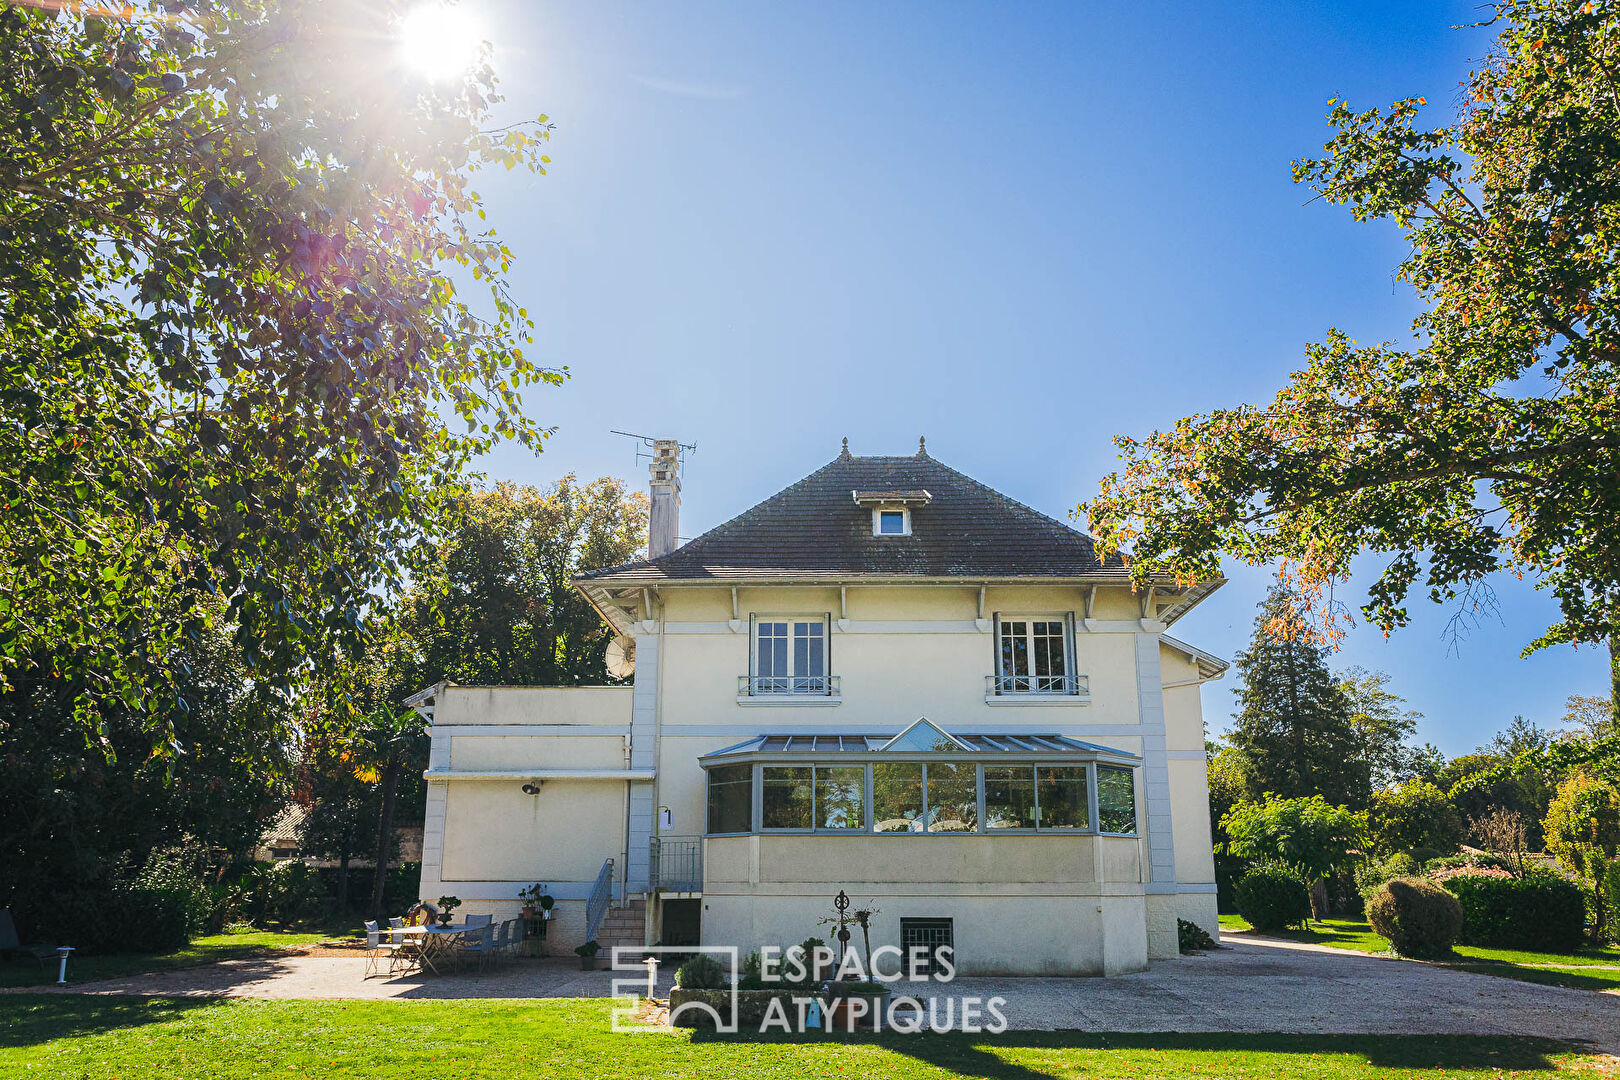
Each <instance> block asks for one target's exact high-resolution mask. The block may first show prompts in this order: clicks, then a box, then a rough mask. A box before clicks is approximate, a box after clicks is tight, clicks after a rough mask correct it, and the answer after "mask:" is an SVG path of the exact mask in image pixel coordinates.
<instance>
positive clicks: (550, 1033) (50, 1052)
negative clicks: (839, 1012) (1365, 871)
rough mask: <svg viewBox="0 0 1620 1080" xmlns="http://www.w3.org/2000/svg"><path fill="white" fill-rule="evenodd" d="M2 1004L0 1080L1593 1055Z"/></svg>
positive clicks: (830, 1072) (507, 1005)
mask: <svg viewBox="0 0 1620 1080" xmlns="http://www.w3.org/2000/svg"><path fill="white" fill-rule="evenodd" d="M5 1005H6V1013H7V1017H6V1023H5V1024H4V1025H0V1078H7V1077H45V1076H49V1077H73V1078H77V1080H110V1078H114V1077H132V1076H162V1077H164V1078H165V1080H202V1078H204V1077H206V1078H208V1080H246V1078H248V1077H261V1076H272V1075H274V1076H289V1077H303V1076H321V1077H336V1078H343V1080H364V1078H370V1077H379V1078H380V1077H387V1078H389V1080H413V1078H421V1080H427V1078H430V1077H431V1078H434V1080H440V1078H443V1077H455V1078H456V1080H481V1078H494V1077H500V1078H503V1080H505V1078H508V1077H514V1076H546V1077H552V1076H555V1077H590V1078H598V1077H600V1078H602V1080H615V1078H632V1077H634V1078H638V1080H639V1078H642V1077H647V1076H656V1077H658V1078H659V1080H683V1078H694V1080H714V1078H715V1077H732V1076H746V1077H749V1078H751V1080H752V1078H759V1080H810V1078H813V1077H821V1076H844V1077H859V1076H882V1077H886V1078H888V1077H893V1078H897V1080H918V1078H933V1077H951V1076H971V1077H981V1078H985V1080H1041V1078H1044V1077H1052V1078H1070V1077H1085V1078H1087V1080H1110V1078H1114V1077H1133V1078H1146V1077H1166V1078H1168V1077H1184V1076H1197V1077H1208V1078H1216V1080H1219V1078H1226V1077H1239V1076H1241V1077H1247V1078H1251V1080H1252V1078H1253V1077H1257V1076H1264V1077H1277V1078H1307V1077H1308V1078H1313V1080H1341V1078H1342V1080H1355V1078H1361V1077H1388V1076H1393V1075H1396V1074H1409V1073H1412V1072H1414V1071H1421V1073H1422V1074H1423V1075H1424V1076H1425V1077H1427V1078H1432V1080H1442V1078H1451V1077H1485V1076H1493V1077H1500V1076H1503V1075H1531V1074H1545V1073H1550V1072H1552V1071H1555V1070H1558V1069H1571V1068H1582V1067H1583V1066H1588V1067H1589V1066H1598V1065H1599V1062H1598V1060H1597V1059H1593V1058H1583V1057H1581V1056H1580V1055H1579V1054H1578V1053H1577V1052H1576V1051H1574V1050H1573V1048H1571V1047H1570V1046H1568V1045H1566V1044H1561V1043H1556V1042H1552V1041H1549V1040H1543V1039H1528V1038H1517V1037H1510V1036H1478V1035H1468V1036H1427V1035H1424V1036H1372V1035H1340V1036H1312V1035H1239V1034H1148V1035H1142V1034H1128V1035H1127V1034H1100V1033H1095V1032H1080V1031H1059V1032H1028V1031H1027V1032H1006V1033H1004V1034H1002V1035H964V1034H949V1035H911V1036H902V1035H877V1036H872V1035H865V1036H836V1037H830V1038H800V1037H787V1036H780V1037H774V1036H773V1037H760V1036H757V1035H756V1036H714V1035H709V1036H704V1035H699V1034H696V1033H693V1032H686V1031H682V1032H675V1033H669V1034H652V1035H620V1034H614V1033H613V1032H612V1031H611V1030H610V1027H609V1015H610V1014H609V1010H610V1008H611V1004H610V1003H608V1002H603V1001H550V1002H544V1003H535V1002H518V1001H417V1002H399V1001H391V1002H382V1001H373V1002H359V1001H326V1002H319V1001H224V1002H219V1001H213V1002H210V1001H190V1000H188V1001H181V1000H165V999H151V998H147V999H136V998H107V997H94V996H79V995H22V996H12V997H8V998H7V999H6V1000H5Z"/></svg>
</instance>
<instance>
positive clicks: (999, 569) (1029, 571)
mask: <svg viewBox="0 0 1620 1080" xmlns="http://www.w3.org/2000/svg"><path fill="white" fill-rule="evenodd" d="M919 490H923V491H927V492H928V493H929V494H930V495H931V496H932V497H931V499H930V500H929V502H928V504H927V505H926V506H917V507H915V508H913V509H912V510H911V535H910V536H873V535H872V514H871V511H870V509H868V508H865V507H861V506H858V505H856V503H855V501H854V499H853V498H852V497H851V493H852V492H855V491H862V492H870V491H904V492H910V491H919ZM1126 573H1127V571H1126V567H1125V563H1124V561H1123V560H1122V559H1120V558H1119V557H1118V556H1117V555H1114V556H1110V557H1109V558H1108V559H1107V561H1106V562H1105V561H1103V560H1101V559H1099V558H1098V556H1097V552H1096V549H1095V547H1094V545H1093V544H1092V541H1091V537H1089V536H1087V535H1086V534H1085V533H1083V532H1080V531H1079V530H1077V529H1073V528H1070V527H1069V526H1068V525H1065V524H1063V523H1062V522H1060V521H1056V520H1054V519H1052V518H1049V517H1047V516H1046V515H1045V514H1041V513H1038V512H1037V511H1035V510H1032V509H1030V508H1029V507H1027V506H1025V505H1024V504H1023V503H1020V502H1017V501H1015V500H1013V499H1010V498H1008V497H1007V496H1005V495H1003V494H1001V493H1000V492H998V491H995V490H992V489H991V488H988V487H986V486H985V485H983V484H981V483H979V482H978V481H977V480H974V479H973V478H972V477H970V476H965V475H963V474H962V473H959V472H957V471H956V470H955V469H952V468H950V467H949V466H947V465H945V464H943V463H942V462H939V461H936V460H934V459H933V458H931V457H929V456H928V455H927V453H925V452H921V451H920V452H919V453H918V454H916V455H915V456H912V457H856V456H854V455H852V454H850V453H849V452H848V451H847V450H846V451H845V452H843V453H841V454H839V455H838V456H837V457H836V458H834V459H833V460H832V461H830V462H828V463H827V464H826V465H824V466H822V467H821V468H820V469H817V470H816V471H815V472H813V473H811V474H810V475H809V476H807V477H805V478H804V479H803V480H800V481H799V482H798V483H796V484H794V485H792V486H791V487H788V488H785V489H783V490H782V491H779V492H777V493H776V494H775V495H772V496H771V497H770V498H768V499H766V500H765V501H763V502H761V503H759V504H758V505H757V506H754V507H753V508H751V509H749V510H746V511H744V512H743V513H741V514H739V515H737V516H736V517H734V518H732V519H731V520H730V521H727V522H726V523H725V524H723V525H719V526H716V527H715V528H713V529H710V530H709V531H708V532H706V533H704V534H703V535H702V536H699V537H697V538H696V539H694V540H692V541H690V542H688V543H687V544H685V545H683V546H682V547H679V548H676V549H675V550H674V551H672V552H670V553H669V554H668V555H665V556H662V557H661V558H658V559H651V560H643V561H641V562H636V563H630V564H628V565H625V566H617V567H612V568H609V569H606V570H597V571H593V572H591V573H588V574H584V575H581V577H580V578H579V579H578V580H579V581H580V582H582V583H584V582H595V581H604V580H611V581H612V582H614V583H624V584H656V583H658V582H661V581H681V580H692V579H702V578H715V579H750V578H784V577H793V578H818V577H826V578H838V577H842V576H849V575H865V576H880V577H891V576H892V577H919V578H941V577H966V578H992V579H995V578H1024V577H1028V578H1076V577H1099V576H1107V577H1115V576H1117V577H1119V578H1121V579H1123V578H1124V577H1125V576H1126Z"/></svg>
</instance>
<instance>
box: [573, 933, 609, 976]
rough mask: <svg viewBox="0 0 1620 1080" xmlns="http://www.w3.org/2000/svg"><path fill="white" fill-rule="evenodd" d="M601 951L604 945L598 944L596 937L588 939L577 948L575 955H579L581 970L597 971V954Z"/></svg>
mask: <svg viewBox="0 0 1620 1080" xmlns="http://www.w3.org/2000/svg"><path fill="white" fill-rule="evenodd" d="M601 951H602V946H600V945H598V944H597V943H596V939H595V938H592V939H591V940H589V941H587V942H586V943H585V944H583V945H581V946H579V947H578V948H577V949H575V950H574V955H575V956H577V957H579V970H581V971H595V970H596V954H597V953H599V952H601Z"/></svg>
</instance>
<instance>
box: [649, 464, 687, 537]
mask: <svg viewBox="0 0 1620 1080" xmlns="http://www.w3.org/2000/svg"><path fill="white" fill-rule="evenodd" d="M680 458H681V444H680V443H678V442H676V441H675V440H674V439H654V440H653V459H652V468H651V472H652V514H651V520H650V521H649V522H648V524H647V557H648V558H649V559H656V558H658V557H659V556H660V555H668V554H669V553H670V552H672V551H674V550H675V546H676V544H677V540H676V539H675V537H676V534H677V532H678V529H679V523H680V517H681V461H680Z"/></svg>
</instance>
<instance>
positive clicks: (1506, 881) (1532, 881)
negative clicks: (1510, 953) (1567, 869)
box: [1442, 870, 1586, 952]
mask: <svg viewBox="0 0 1620 1080" xmlns="http://www.w3.org/2000/svg"><path fill="white" fill-rule="evenodd" d="M1442 884H1443V885H1444V887H1445V889H1446V890H1447V891H1448V892H1450V893H1451V894H1452V895H1453V896H1455V897H1456V898H1457V902H1458V904H1459V905H1460V906H1461V907H1462V932H1461V934H1460V935H1459V936H1458V938H1457V940H1458V941H1460V942H1461V943H1462V944H1464V945H1483V946H1489V947H1492V948H1501V949H1535V950H1540V951H1542V952H1574V951H1575V950H1576V949H1577V948H1579V947H1580V944H1581V940H1582V938H1583V936H1584V933H1585V922H1586V899H1585V897H1584V896H1583V894H1582V892H1581V890H1580V888H1578V887H1577V886H1576V885H1575V883H1574V882H1571V881H1567V880H1565V879H1564V878H1561V877H1559V876H1558V875H1557V874H1553V873H1549V872H1547V871H1544V870H1543V871H1531V872H1530V873H1528V874H1526V875H1525V876H1524V877H1507V878H1504V877H1497V876H1495V875H1490V874H1470V873H1461V874H1457V875H1455V876H1452V877H1449V878H1447V879H1446V880H1445V881H1443V882H1442Z"/></svg>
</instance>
